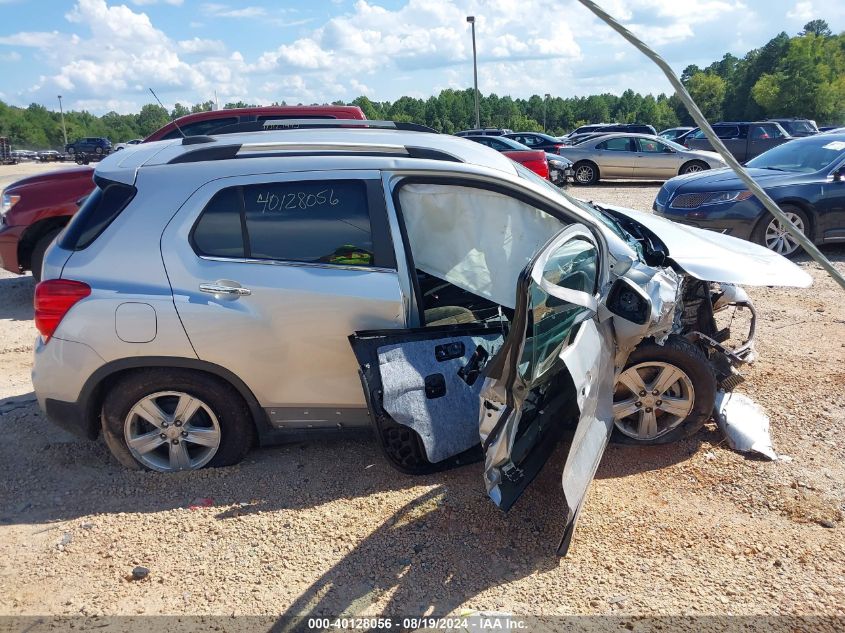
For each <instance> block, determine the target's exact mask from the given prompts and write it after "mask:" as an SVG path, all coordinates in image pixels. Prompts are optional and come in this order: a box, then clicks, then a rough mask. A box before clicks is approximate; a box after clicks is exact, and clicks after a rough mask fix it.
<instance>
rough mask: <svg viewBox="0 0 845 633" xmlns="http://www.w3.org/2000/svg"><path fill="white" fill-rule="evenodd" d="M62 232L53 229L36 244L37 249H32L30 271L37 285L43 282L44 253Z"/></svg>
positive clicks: (59, 229)
mask: <svg viewBox="0 0 845 633" xmlns="http://www.w3.org/2000/svg"><path fill="white" fill-rule="evenodd" d="M61 232H62V229H61V228H58V229H52V230H51V231H49V232H48V233H46V234H45V235H43V236H42V237H41V238H40V239H39V240H38V241H37V242H36V243H35V248H33V249H32V255H30V258H29V269H30V270H31V271H32V278H33V279H34V280H35V283H38V282H40V281H41V268H43V266H44V253H46V252H47V249H48V248H49V247H50V244H52V243H53V240H55V239H56V236H57V235H58V234H59V233H61Z"/></svg>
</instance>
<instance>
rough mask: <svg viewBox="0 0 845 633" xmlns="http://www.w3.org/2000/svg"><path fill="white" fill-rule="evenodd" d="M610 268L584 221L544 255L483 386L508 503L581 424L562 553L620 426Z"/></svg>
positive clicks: (489, 465)
mask: <svg viewBox="0 0 845 633" xmlns="http://www.w3.org/2000/svg"><path fill="white" fill-rule="evenodd" d="M601 267H602V259H601V252H600V249H599V246H598V244H597V242H596V241H595V239H594V237H593V235H592V233H591V232H590V231H589V230H588V229H587V228H586V227H584V226H582V225H577V224H576V225H573V226H570V227H568V228H566V229H564V230H563V231H561V232H560V233H559V234H558V235H557V236H556V237H555V238H554V239H553V240H552V241H551V242H550V243H549V244H548V245H547V246H546V247H545V248H544V249H543V250H542V251H541V252H540V253H538V254H537V256H536V257H535V259H534V260H533V261H532V262H531V263H530V264H529V266H528V267H526V269H525V271H524V272H523V275H522V277H521V278H520V282H519V288H518V289H517V306H516V310H515V314H514V318H513V321H512V324H511V330H510V333H509V334H508V337H507V339H506V340H505V342H504V344H503V346H502V348H501V350H500V351H499V353H498V354H497V355H496V357H495V358H493V360H492V361H491V362H490V364H489V366H488V367H487V369H486V371H485V376H486V377H485V382H484V385H483V387H482V390H481V398H482V402H481V421H480V432H481V440H482V448H483V450H484V452H485V465H484V481H485V484H486V487H487V492H488V494H489V495H490V498H491V499H492V500H493V502H494V503H495V504H496V505H497V506H499V507H500V508H502V509H503V510H507V509H509V508H510V507H511V506H512V505H513V504H514V503H515V502H516V500H517V499H518V498H519V497H520V495H521V494H522V493H523V492H524V491H525V489H526V488H527V486H528V485H529V484H530V483H531V481H532V480H533V479H534V477H535V476H536V475H537V473H539V472H540V470H541V468H542V467H543V464H544V463H545V462H546V460H547V459H548V457H549V456H550V455H551V453H552V451H553V450H554V448H555V446H556V445H557V443H558V441H559V440H560V439H561V438H562V436H563V435H564V434H565V432H566V431H567V429H574V435H573V436H572V440H571V443H570V447H569V452H568V454H567V458H566V463H565V465H564V468H563V476H562V485H563V491H564V497H565V500H566V506H567V507H566V509H565V511H564V512H563V524H564V525H563V532H562V535H561V540H560V544H559V546H558V553H559V554H561V555H564V554H566V552H567V550H568V548H569V543H570V541H571V538H572V533H573V531H574V529H575V523H576V521H577V518H578V514H579V512H580V510H581V507H582V505H583V503H584V497H585V495H586V493H587V488H588V487H589V485H590V482H591V481H592V479H593V476H594V475H595V472H596V469H597V468H598V465H599V462H600V460H601V456H602V455H603V454H604V450H605V447H606V446H607V442H608V439H609V438H610V433H611V430H612V427H613V412H612V392H613V376H614V369H613V360H612V359H613V352H614V344H613V336H612V331H611V329H610V325H609V323H608V322H607V321H605V322H600V321H599V319H598V288H599V286H600V275H601V274H603V271H602V270H601Z"/></svg>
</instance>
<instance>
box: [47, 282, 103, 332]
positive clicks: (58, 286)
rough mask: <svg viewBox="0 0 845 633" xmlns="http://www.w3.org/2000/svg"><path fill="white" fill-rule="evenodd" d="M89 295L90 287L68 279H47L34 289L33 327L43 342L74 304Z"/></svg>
mask: <svg viewBox="0 0 845 633" xmlns="http://www.w3.org/2000/svg"><path fill="white" fill-rule="evenodd" d="M90 294H91V286H89V285H88V284H85V283H82V282H81V281H71V280H70V279H49V280H47V281H42V282H41V283H40V284H38V285H37V286H36V287H35V327H36V329H37V330H38V331H39V332H41V335H42V336H43V337H44V339H45V341H49V340H50V337H51V336H53V332H55V331H56V328H57V327H59V323H61V322H62V319H63V318H65V315H66V314H67V313H68V311H69V310H70V309H71V308H72V307H73V306H74V305H75V304H76V302H77V301H79V300H80V299H84V298H85V297H87V296H88V295H90Z"/></svg>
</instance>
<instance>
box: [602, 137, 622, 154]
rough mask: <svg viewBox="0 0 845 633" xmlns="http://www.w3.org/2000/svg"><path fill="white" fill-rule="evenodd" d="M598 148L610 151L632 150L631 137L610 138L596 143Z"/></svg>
mask: <svg viewBox="0 0 845 633" xmlns="http://www.w3.org/2000/svg"><path fill="white" fill-rule="evenodd" d="M596 149H606V150H607V151H609V152H630V151H631V139H629V138H624V137H623V138H609V139H607V140H606V141H602V142H601V143H599V144H598V145H596Z"/></svg>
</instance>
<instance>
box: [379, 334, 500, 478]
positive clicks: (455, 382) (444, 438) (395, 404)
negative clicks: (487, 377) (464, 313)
mask: <svg viewBox="0 0 845 633" xmlns="http://www.w3.org/2000/svg"><path fill="white" fill-rule="evenodd" d="M502 340H503V337H502V335H500V334H488V335H484V336H459V337H449V338H442V339H437V340H428V341H413V342H407V343H399V344H396V345H386V346H384V347H380V348H379V350H378V362H379V370H380V373H381V378H382V389H383V395H382V407H383V408H384V410H385V411H386V412H387V413H388V414H389V415H390V417H391V418H393V420H394V421H396V422H397V423H399V424H402V425H404V426H408V427H410V428H412V429H414V430H415V431H416V432H417V433H418V434H419V436H420V438H422V442H423V446H424V447H425V452H426V456H427V457H428V460H429V461H430V462H432V463H436V462H440V461H443V460H444V459H447V458H448V457H452V456H453V455H457V454H459V453H461V452H463V451H465V450H467V449H469V448H472V447H473V446H475V445H476V444H478V443H479V441H480V437H479V434H478V411H479V404H480V400H479V394H480V392H481V386H482V384H483V382H484V379H483V378H482V377H481V376H479V377H478V378H477V379H476V380H475V382H474V383H473V384H472V385H469V384H467V382H466V381H465V380H464V379H463V378H461V376H459V375H458V371H459V370H460V369H461V368H463V367H465V366H466V365H467V363H469V361H470V358H471V357H472V355H473V353H474V352H475V350H476V348H477V347H478V346H479V345H480V346H482V347H483V348H484V349H485V350H487V352H489V354H490V357H492V356H493V355H494V354H495V353H496V351H497V350H498V349H499V347H501V344H502ZM457 342H460V343H463V345H464V354H463V356H460V357H458V358H453V359H450V360H445V361H438V360H437V358H435V348H436V347H437V346H438V345H444V344H448V343H457ZM436 374H442V376H443V378H444V382H445V394H443V395H442V396H439V397H433V398H430V397H428V396H427V395H426V382H425V381H426V377H428V376H434V375H436Z"/></svg>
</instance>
